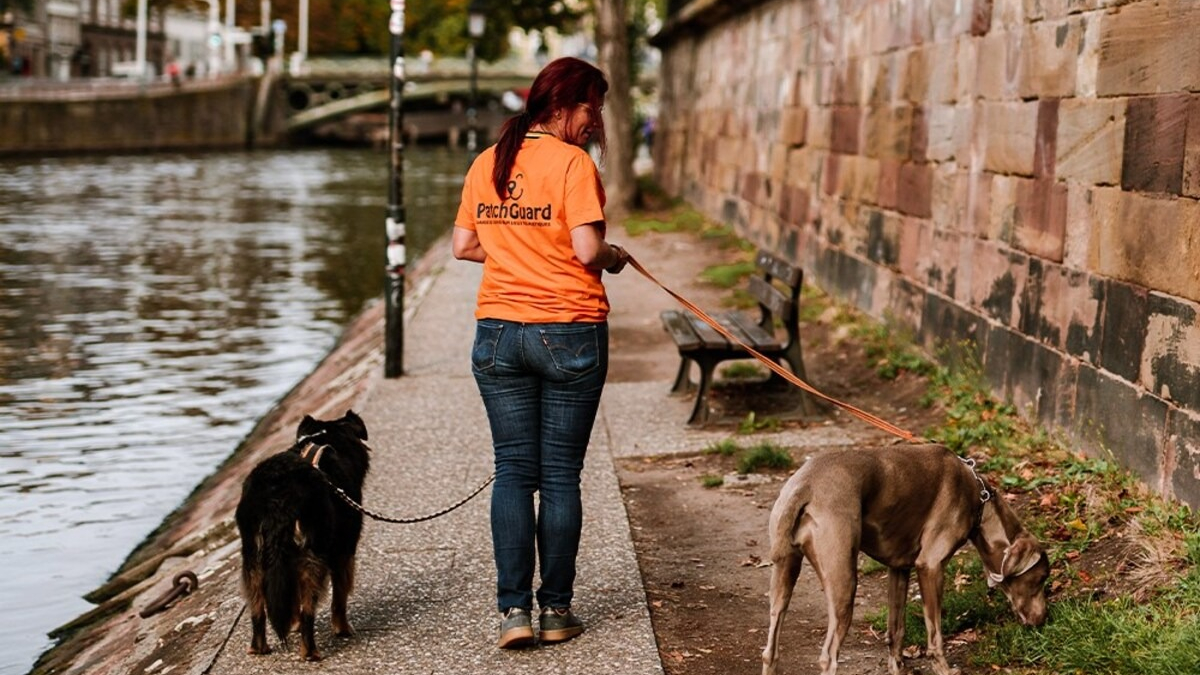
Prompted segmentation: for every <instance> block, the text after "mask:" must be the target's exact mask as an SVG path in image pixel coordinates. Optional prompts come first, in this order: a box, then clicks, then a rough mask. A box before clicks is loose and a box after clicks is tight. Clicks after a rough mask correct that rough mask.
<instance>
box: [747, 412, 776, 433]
mask: <svg viewBox="0 0 1200 675" xmlns="http://www.w3.org/2000/svg"><path fill="white" fill-rule="evenodd" d="M777 429H779V420H778V419H776V418H774V417H770V416H768V417H763V418H761V419H760V418H759V417H758V415H757V414H756V413H755V412H754V411H753V410H751V411H750V412H748V413H746V416H745V417H743V418H742V421H741V422H738V433H739V434H742V435H747V434H753V433H758V432H759V431H775V430H777Z"/></svg>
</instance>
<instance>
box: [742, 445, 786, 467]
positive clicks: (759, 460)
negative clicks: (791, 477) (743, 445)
mask: <svg viewBox="0 0 1200 675" xmlns="http://www.w3.org/2000/svg"><path fill="white" fill-rule="evenodd" d="M795 464H796V462H795V461H794V460H793V459H792V456H791V454H789V453H788V451H787V450H785V449H783V448H781V447H779V446H777V445H775V444H773V443H769V442H768V443H759V444H758V445H756V446H754V447H752V448H750V449H749V450H747V451H746V452H745V453H744V454H743V455H741V456H740V457H738V461H737V472H738V473H740V474H747V473H754V472H755V471H757V470H759V469H790V468H792V467H793V466H795Z"/></svg>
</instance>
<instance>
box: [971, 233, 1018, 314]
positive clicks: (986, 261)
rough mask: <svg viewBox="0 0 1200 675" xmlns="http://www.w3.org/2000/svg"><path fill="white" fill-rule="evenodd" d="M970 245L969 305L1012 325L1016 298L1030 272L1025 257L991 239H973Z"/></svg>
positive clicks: (1015, 310) (1016, 310)
mask: <svg viewBox="0 0 1200 675" xmlns="http://www.w3.org/2000/svg"><path fill="white" fill-rule="evenodd" d="M973 246H974V251H973V252H972V261H973V264H974V269H973V270H972V278H971V288H970V291H969V296H968V297H969V298H970V302H971V306H972V307H978V308H979V309H980V310H982V311H983V312H984V313H986V314H987V315H988V316H990V317H992V318H993V319H995V320H996V321H999V322H1000V323H1003V324H1004V325H1006V326H1010V327H1011V326H1015V325H1016V324H1017V320H1018V318H1019V313H1018V310H1019V307H1018V304H1017V301H1018V299H1019V298H1020V297H1021V294H1022V293H1023V292H1024V288H1025V278H1026V276H1027V275H1028V273H1029V259H1028V257H1026V256H1025V255H1023V254H1020V253H1017V252H1015V251H1012V250H1009V249H1006V248H1002V247H1000V246H998V245H997V244H995V243H994V242H987V241H981V240H976V241H975V242H974V244H973Z"/></svg>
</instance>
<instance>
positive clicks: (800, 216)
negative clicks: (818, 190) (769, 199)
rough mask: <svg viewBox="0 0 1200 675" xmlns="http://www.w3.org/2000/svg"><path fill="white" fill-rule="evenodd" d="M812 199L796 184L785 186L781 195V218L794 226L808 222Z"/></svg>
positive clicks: (779, 211)
mask: <svg viewBox="0 0 1200 675" xmlns="http://www.w3.org/2000/svg"><path fill="white" fill-rule="evenodd" d="M809 202H810V197H809V194H808V191H807V190H805V189H804V188H803V187H801V186H799V185H794V184H788V185H784V187H783V190H782V191H781V192H780V195H779V210H778V213H779V217H780V218H781V219H782V220H783V221H784V222H786V223H789V224H792V225H803V224H805V223H807V222H808V207H809Z"/></svg>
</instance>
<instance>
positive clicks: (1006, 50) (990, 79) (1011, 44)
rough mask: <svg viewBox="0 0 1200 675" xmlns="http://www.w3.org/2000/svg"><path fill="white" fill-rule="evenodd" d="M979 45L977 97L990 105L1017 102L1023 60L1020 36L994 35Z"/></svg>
mask: <svg viewBox="0 0 1200 675" xmlns="http://www.w3.org/2000/svg"><path fill="white" fill-rule="evenodd" d="M978 44H979V47H978V56H977V60H976V71H975V91H974V93H976V94H978V95H979V96H980V97H982V98H983V99H984V100H987V101H1005V100H1011V99H1014V98H1016V96H1017V89H1018V85H1019V77H1020V66H1021V61H1022V58H1023V57H1022V49H1023V46H1022V44H1021V33H1018V32H1008V31H1003V30H999V31H994V32H992V33H990V34H989V35H987V36H986V37H983V38H981V39H980V40H979V43H978ZM959 100H960V101H961V100H964V97H963V96H959Z"/></svg>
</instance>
